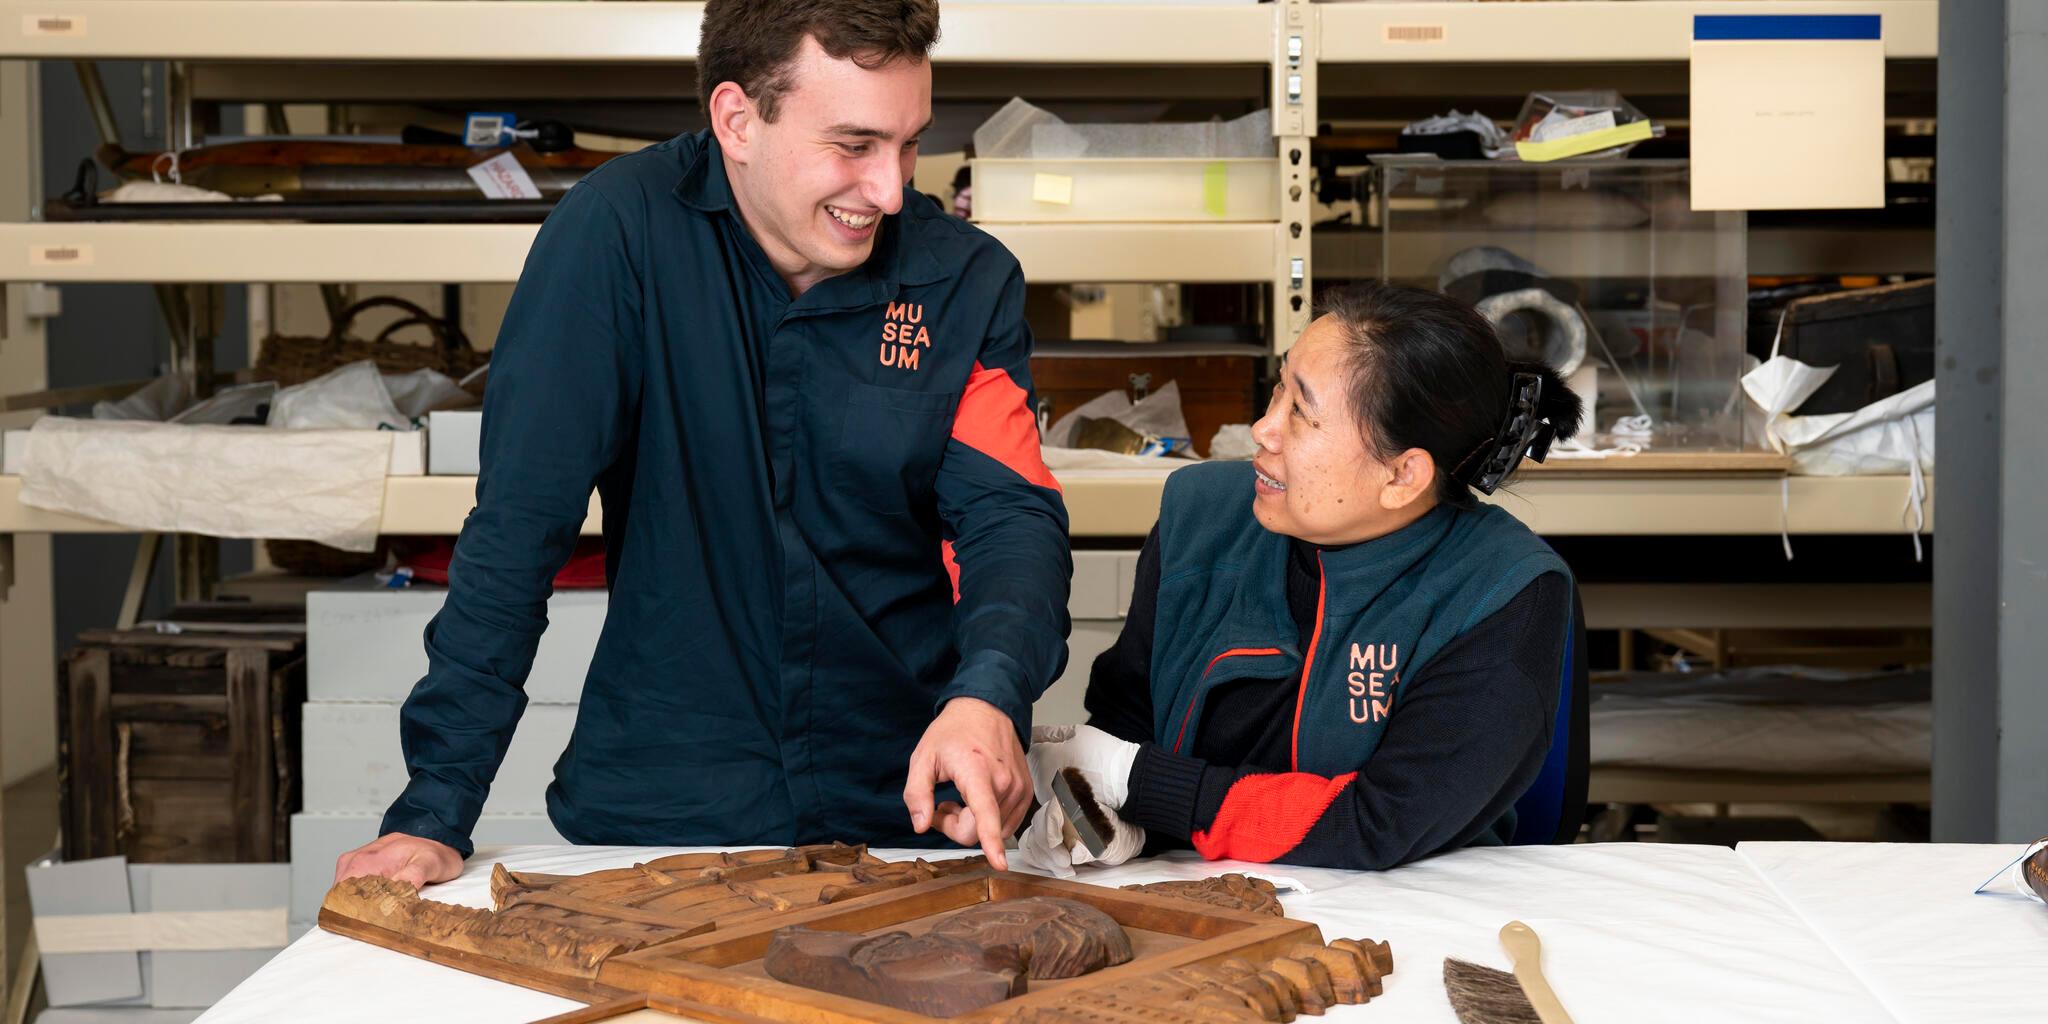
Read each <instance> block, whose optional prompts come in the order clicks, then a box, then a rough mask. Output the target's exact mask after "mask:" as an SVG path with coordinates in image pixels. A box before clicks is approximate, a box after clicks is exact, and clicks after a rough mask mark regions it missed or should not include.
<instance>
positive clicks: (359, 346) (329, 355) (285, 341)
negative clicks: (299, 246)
mask: <svg viewBox="0 0 2048 1024" xmlns="http://www.w3.org/2000/svg"><path fill="white" fill-rule="evenodd" d="M378 306H393V307H396V308H398V309H401V310H404V311H405V312H406V313H407V314H409V315H408V316H406V317H405V318H404V319H401V320H397V321H394V322H393V323H392V324H391V326H389V327H386V328H384V329H383V330H382V331H380V332H378V334H377V336H376V337H375V338H372V339H370V340H369V341H364V340H362V339H360V338H352V337H349V334H348V330H349V327H350V326H352V325H353V324H354V323H355V319H356V317H357V316H359V315H361V314H362V312H363V311H364V310H367V309H373V308H376V307H378ZM414 324H420V325H422V326H424V327H426V328H427V330H429V331H431V332H433V335H434V343H433V344H432V345H411V344H407V343H405V342H402V341H392V340H391V336H392V335H393V334H396V333H398V332H399V331H400V330H402V329H404V328H406V327H410V326H412V325H414ZM365 359H368V360H371V361H373V362H375V363H376V364H377V368H378V369H379V370H382V371H384V372H385V373H410V372H412V371H414V370H439V371H441V372H442V373H445V374H447V375H448V376H450V377H454V378H456V379H457V380H460V379H462V378H463V377H464V376H466V375H467V374H469V373H470V372H471V371H473V370H475V369H477V368H478V367H480V366H482V365H484V363H486V362H488V361H489V360H490V353H488V352H478V351H477V350H476V349H475V348H473V347H471V345H470V343H469V339H468V338H467V337H465V336H464V335H463V333H462V328H461V327H459V326H457V325H456V324H455V323H453V322H452V321H449V320H446V319H443V318H442V317H438V316H435V315H433V314H432V313H429V312H427V311H426V310H424V309H421V308H420V307H419V306H416V305H414V304H413V303H410V302H407V301H405V300H404V299H401V298H398V297H396V296H391V295H380V296H378V297H376V298H370V299H364V300H363V301H361V302H358V303H356V304H354V305H352V306H349V307H348V308H346V309H343V310H342V311H341V312H339V313H337V314H335V315H334V320H333V322H332V324H331V325H330V326H329V327H328V329H327V334H326V336H325V337H320V338H306V337H292V336H289V335H281V334H274V335H271V336H270V337H268V338H265V339H263V351H262V353H261V354H260V355H259V356H258V357H257V360H256V373H257V378H258V379H259V380H275V381H277V386H278V387H281V388H282V387H291V386H292V385H294V384H304V383H305V382H307V381H309V380H312V379H313V378H315V377H318V376H320V375H322V374H324V373H327V372H329V371H331V370H338V369H340V368H342V367H344V366H347V365H348V364H350V363H356V362H361V361H362V360H365Z"/></svg>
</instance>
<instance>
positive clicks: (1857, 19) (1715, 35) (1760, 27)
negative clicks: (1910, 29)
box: [1692, 14, 1884, 42]
mask: <svg viewBox="0 0 2048 1024" xmlns="http://www.w3.org/2000/svg"><path fill="white" fill-rule="evenodd" d="M1692 37H1693V39H1694V40H1695V41H1701V42H1705V41H1727V42H1733V41H1750V40H1769V39H1882V38H1884V17H1883V15H1878V14H1695V15H1693V16H1692Z"/></svg>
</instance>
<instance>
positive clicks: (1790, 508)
mask: <svg viewBox="0 0 2048 1024" xmlns="http://www.w3.org/2000/svg"><path fill="white" fill-rule="evenodd" d="M1054 475H1055V476H1056V477H1058V478H1059V480H1060V486H1061V487H1062V489H1064V490H1065V492H1066V496H1067V513H1068V516H1069V518H1070V519H1071V520H1072V522H1073V533H1074V535H1075V536H1080V537H1142V536H1144V535H1145V534H1146V533H1148V532H1150V531H1151V529H1152V524H1153V522H1154V521H1155V519H1156V518H1157V516H1158V512H1159V498H1160V495H1161V493H1162V492H1163V491H1164V490H1165V487H1166V477H1167V474H1165V473H1156V472H1118V471H1110V470H1086V471H1081V472H1069V473H1057V474H1054ZM1781 486H1782V484H1781V481H1780V479H1779V478H1778V477H1776V476H1771V475H1763V474H1754V475H1716V476H1711V477H1702V476H1686V475H1677V474H1674V475H1627V474H1618V473H1611V472H1597V473H1587V474H1583V475H1576V474H1559V473H1545V474H1543V475H1541V476H1539V477H1532V478H1530V479H1525V480H1522V481H1520V482H1518V483H1516V484H1515V485H1514V487H1513V488H1512V492H1513V493H1508V492H1502V493H1500V494H1498V495H1496V496H1495V497H1494V498H1493V499H1492V500H1493V501H1494V502H1495V503H1496V504H1499V505H1502V506H1504V507H1506V508H1507V509H1508V510H1509V511H1511V512H1513V513H1514V514H1515V515H1516V516H1517V517H1518V518H1520V519H1521V520H1522V521H1523V522H1526V523H1528V524H1529V526H1530V528H1531V529H1534V530H1536V531H1537V532H1539V533H1542V534H1544V535H1546V536H1555V537H1571V536H1671V535H1683V534H1720V535H1731V536H1743V535H1747V536H1775V535H1777V534H1778V533H1779V532H1780V531H1781V530H1782V531H1785V532H1789V533H1794V534H1897V533H1901V532H1903V531H1904V530H1905V529H1906V528H1907V527H1906V524H1907V520H1906V518H1905V514H1904V513H1905V508H1906V500H1907V495H1908V493H1909V491H1910V487H1909V485H1908V483H1907V481H1906V479H1905V478H1904V477H1869V476H1863V477H1811V476H1801V477H1792V478H1790V490H1789V492H1782V491H1781V489H1780V488H1781ZM20 495H21V478H20V477H18V476H0V534H7V533H122V532H130V531H128V530H126V528H124V527H120V526H116V525H114V524H111V523H103V522H99V521H97V520H92V519H85V518H82V517H79V516H73V515H67V514H64V513H58V512H46V511H43V510H42V509H37V508H30V507H29V506H26V505H23V504H22V503H21V500H20ZM1781 498H1782V499H1784V500H1783V501H1781ZM475 503H476V478H475V477H468V476H406V477H390V478H388V479H386V480H385V482H384V521H383V532H385V533H394V534H452V533H456V532H459V531H460V530H461V529H462V520H463V517H464V516H466V515H468V514H469V510H470V508H471V507H472V506H473V505H474V504H475ZM1924 507H1925V508H1926V509H1927V510H1928V515H1929V520H1928V526H1929V528H1930V529H1931V528H1932V523H1933V520H1932V515H1933V511H1932V510H1933V508H1934V500H1933V496H1932V494H1931V492H1930V494H1929V496H1928V498H1927V502H1926V505H1925V506H1924ZM598 526H599V517H598V509H597V502H596V499H595V498H593V499H592V501H591V507H590V518H589V519H588V520H586V521H585V522H584V526H583V532H584V533H596V532H598Z"/></svg>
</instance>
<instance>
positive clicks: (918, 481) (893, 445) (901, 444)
mask: <svg viewBox="0 0 2048 1024" xmlns="http://www.w3.org/2000/svg"><path fill="white" fill-rule="evenodd" d="M959 402H960V396H959V395H957V394H953V393H951V392H945V391H938V392H930V391H906V390H903V389H901V388H885V387H880V386H878V385H874V384H863V383H859V382H854V383H853V384H852V385H851V390H850V391H849V392H848V393H847V396H846V412H845V418H844V419H843V420H842V421H841V424H840V433H839V444H838V446H837V448H835V449H834V451H833V455H832V474H833V483H834V484H835V485H836V487H837V489H838V490H839V492H840V495H841V496H842V497H844V498H848V499H851V500H852V501H854V502H856V503H857V504H859V505H861V506H862V507H863V508H866V509H868V510H870V511H874V512H880V513H883V514H884V515H909V514H911V512H912V511H913V510H914V509H916V508H918V507H919V506H920V505H922V504H924V503H926V502H927V501H928V500H929V495H930V494H931V493H932V486H933V482H934V481H935V480H936V479H937V478H938V474H939V462H940V460H941V459H943V458H944V457H945V454H946V439H947V438H948V437H950V436H951V435H952V432H953V413H954V410H955V409H956V408H957V407H958V405H959Z"/></svg>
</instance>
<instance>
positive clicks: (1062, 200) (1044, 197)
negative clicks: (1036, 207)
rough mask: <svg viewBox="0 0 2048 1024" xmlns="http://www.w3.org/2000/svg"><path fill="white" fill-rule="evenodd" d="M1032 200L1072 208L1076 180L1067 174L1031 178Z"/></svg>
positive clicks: (1042, 174)
mask: <svg viewBox="0 0 2048 1024" xmlns="http://www.w3.org/2000/svg"><path fill="white" fill-rule="evenodd" d="M1031 198H1032V199H1034V200H1036V201H1038V202H1041V203H1058V204H1059V205H1061V206H1072V205H1074V179H1073V178H1072V177H1070V176H1068V175H1065V174H1044V173H1040V174H1034V175H1032V176H1031Z"/></svg>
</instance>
